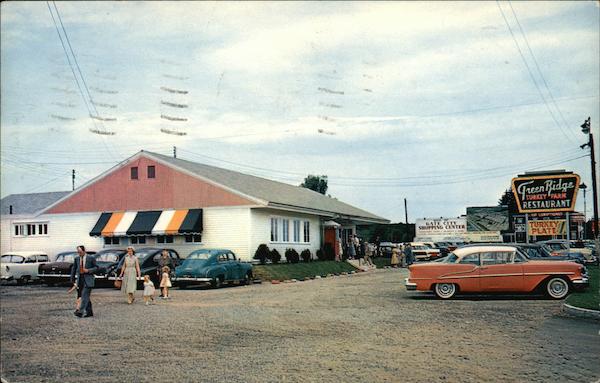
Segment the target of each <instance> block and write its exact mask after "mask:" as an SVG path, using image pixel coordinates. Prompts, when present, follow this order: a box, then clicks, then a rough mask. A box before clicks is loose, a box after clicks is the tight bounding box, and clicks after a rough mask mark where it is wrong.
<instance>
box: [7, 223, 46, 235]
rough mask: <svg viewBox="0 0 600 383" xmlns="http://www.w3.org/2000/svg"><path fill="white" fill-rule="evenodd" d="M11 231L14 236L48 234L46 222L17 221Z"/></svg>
mask: <svg viewBox="0 0 600 383" xmlns="http://www.w3.org/2000/svg"><path fill="white" fill-rule="evenodd" d="M13 233H14V235H15V236H16V237H25V236H33V235H48V224H47V223H18V224H15V225H14V230H13Z"/></svg>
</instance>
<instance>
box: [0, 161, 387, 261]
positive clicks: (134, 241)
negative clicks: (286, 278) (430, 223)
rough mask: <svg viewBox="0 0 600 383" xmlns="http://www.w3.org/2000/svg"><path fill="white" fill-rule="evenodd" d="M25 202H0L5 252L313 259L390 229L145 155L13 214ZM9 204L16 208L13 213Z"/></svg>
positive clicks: (288, 190)
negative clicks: (298, 255)
mask: <svg viewBox="0 0 600 383" xmlns="http://www.w3.org/2000/svg"><path fill="white" fill-rule="evenodd" d="M41 194H50V193H41ZM28 196H32V195H28V194H22V195H11V196H8V197H6V198H4V199H3V200H2V228H1V231H2V240H1V242H2V252H3V253H4V252H6V251H9V250H44V251H46V252H48V253H49V254H50V255H54V254H56V253H58V252H60V251H64V250H71V249H73V248H74V247H75V246H76V245H78V244H84V245H86V246H87V247H88V248H89V249H91V250H99V249H101V248H106V247H115V248H116V247H121V248H123V247H125V246H128V245H134V246H137V247H166V248H172V249H175V250H177V251H178V252H179V253H180V255H182V256H183V257H185V256H187V254H188V253H189V252H190V251H192V250H194V249H197V248H227V249H231V250H233V251H234V252H235V253H236V254H237V255H238V256H239V257H240V258H241V259H245V260H250V259H251V258H252V257H253V255H254V252H255V250H256V248H257V247H258V245H260V244H263V243H264V244H267V245H268V246H269V248H275V249H277V250H278V251H279V252H280V253H281V254H283V253H284V252H285V249H287V248H293V249H296V250H297V251H298V252H301V251H302V250H305V249H309V250H310V251H311V253H312V254H313V256H314V255H315V253H316V251H317V250H318V249H320V248H322V247H323V245H324V244H325V243H330V244H331V246H332V247H333V248H334V249H337V242H338V241H339V240H340V237H341V233H342V232H348V231H351V232H355V230H356V225H359V224H360V225H364V224H373V223H389V221H388V220H387V219H385V218H382V217H379V216H377V215H375V214H372V213H369V212H367V211H365V210H362V209H359V208H357V207H354V206H351V205H349V204H346V203H344V202H341V201H339V200H337V199H335V198H331V197H328V196H325V195H322V194H320V193H317V192H314V191H312V190H309V189H306V188H302V187H299V186H293V185H289V184H285V183H281V182H276V181H272V180H268V179H265V178H260V177H255V176H251V175H248V174H243V173H239V172H235V171H232V170H227V169H222V168H218V167H214V166H209V165H204V164H200V163H195V162H191V161H187V160H183V159H179V158H173V157H168V156H165V155H162V154H157V153H152V152H147V151H140V152H138V153H136V154H135V155H133V156H132V157H130V158H128V159H126V160H124V161H123V162H121V163H119V164H118V165H117V166H115V167H113V168H111V169H109V170H108V171H106V172H104V173H103V174H100V175H99V176H98V177H96V178H94V179H93V180H91V181H89V182H88V183H86V184H84V185H83V186H81V187H80V188H78V189H76V190H74V191H72V192H62V194H61V193H58V194H53V195H52V196H51V197H52V198H46V199H44V202H41V201H39V203H38V206H37V207H39V205H40V204H41V205H44V203H45V204H46V205H45V206H42V207H41V208H39V209H34V208H28V209H27V210H26V213H24V214H11V213H15V208H18V210H23V208H22V206H27V200H28V198H29V197H28ZM47 197H48V196H47ZM31 198H35V196H34V197H31ZM10 201H20V202H19V204H16V202H15V206H13V207H12V208H10V206H8V205H10V203H9V202H10ZM10 209H13V210H12V211H10ZM40 225H41V226H40ZM32 227H33V228H34V229H33V231H32ZM40 228H41V229H40Z"/></svg>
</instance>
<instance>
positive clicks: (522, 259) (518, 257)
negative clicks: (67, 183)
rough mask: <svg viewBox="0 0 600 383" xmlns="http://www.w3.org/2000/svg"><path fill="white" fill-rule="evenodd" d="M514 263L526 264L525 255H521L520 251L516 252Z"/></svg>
mask: <svg viewBox="0 0 600 383" xmlns="http://www.w3.org/2000/svg"><path fill="white" fill-rule="evenodd" d="M514 262H515V263H520V262H527V258H526V256H525V255H523V254H522V253H521V252H520V251H517V252H516V253H515V260H514Z"/></svg>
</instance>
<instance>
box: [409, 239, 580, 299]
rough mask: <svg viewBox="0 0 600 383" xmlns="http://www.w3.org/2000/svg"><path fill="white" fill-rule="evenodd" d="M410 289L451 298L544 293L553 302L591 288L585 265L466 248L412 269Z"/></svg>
mask: <svg viewBox="0 0 600 383" xmlns="http://www.w3.org/2000/svg"><path fill="white" fill-rule="evenodd" d="M409 271H410V274H409V277H408V278H406V279H405V286H406V289H407V290H419V291H433V292H434V293H435V294H436V295H437V296H438V297H439V298H442V299H449V298H452V297H453V296H455V295H456V294H457V293H458V292H461V293H474V292H477V293H492V292H511V293H531V292H534V291H536V290H538V289H541V290H543V291H544V292H545V293H546V294H547V295H548V296H549V297H551V298H553V299H562V298H564V297H566V296H567V295H568V294H569V292H570V291H571V290H574V289H584V288H586V287H588V286H589V281H588V276H587V269H586V268H585V266H583V265H580V264H577V263H574V262H566V261H559V262H555V261H541V260H530V259H528V258H527V257H526V256H525V255H524V254H523V253H522V252H521V251H520V250H519V249H518V248H517V247H515V246H504V245H495V246H492V245H483V246H466V247H462V248H459V249H456V250H455V251H454V252H452V253H450V254H449V255H448V256H447V257H446V258H443V259H441V260H439V261H436V262H430V263H425V264H419V265H416V264H413V265H411V266H409Z"/></svg>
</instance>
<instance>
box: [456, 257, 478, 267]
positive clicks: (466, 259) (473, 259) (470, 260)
mask: <svg viewBox="0 0 600 383" xmlns="http://www.w3.org/2000/svg"><path fill="white" fill-rule="evenodd" d="M459 263H463V264H465V263H466V264H471V265H475V266H479V254H469V255H465V256H464V257H463V258H462V259H461V260H460V262H459Z"/></svg>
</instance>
